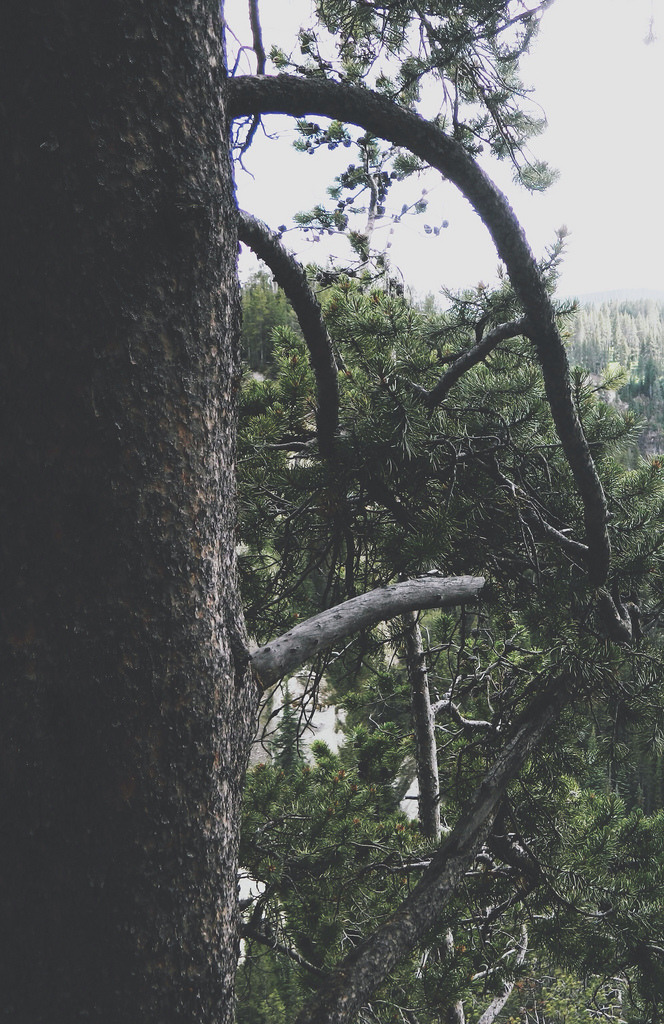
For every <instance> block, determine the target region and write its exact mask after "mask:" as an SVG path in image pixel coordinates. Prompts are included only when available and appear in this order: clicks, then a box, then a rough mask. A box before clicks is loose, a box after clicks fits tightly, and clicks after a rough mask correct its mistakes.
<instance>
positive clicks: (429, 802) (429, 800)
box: [401, 612, 440, 839]
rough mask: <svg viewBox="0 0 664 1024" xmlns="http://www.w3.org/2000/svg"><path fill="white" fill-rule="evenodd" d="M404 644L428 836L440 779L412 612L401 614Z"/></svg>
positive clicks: (434, 826)
mask: <svg viewBox="0 0 664 1024" xmlns="http://www.w3.org/2000/svg"><path fill="white" fill-rule="evenodd" d="M401 622H402V625H403V630H404V643H405V648H406V667H407V669H408V681H409V683H410V712H411V718H412V721H413V731H414V733H415V763H416V766H417V785H418V793H419V797H418V808H419V815H418V816H419V821H420V828H421V829H422V833H423V834H424V835H425V836H430V837H431V838H432V839H439V838H440V782H439V779H438V753H437V751H436V734H435V729H434V716H433V714H432V711H431V698H430V695H429V675H428V672H427V664H426V657H425V653H424V645H423V643H422V631H421V629H420V627H419V625H418V622H417V614H416V613H415V612H406V613H405V614H404V615H402V616H401Z"/></svg>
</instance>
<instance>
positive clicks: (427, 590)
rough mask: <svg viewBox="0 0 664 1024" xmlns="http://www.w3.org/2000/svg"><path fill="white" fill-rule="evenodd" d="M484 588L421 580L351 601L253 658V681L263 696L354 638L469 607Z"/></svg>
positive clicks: (462, 581)
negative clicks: (419, 616)
mask: <svg viewBox="0 0 664 1024" xmlns="http://www.w3.org/2000/svg"><path fill="white" fill-rule="evenodd" d="M483 587H484V578H483V577H482V576H450V577H436V576H420V577H418V578H416V579H413V580H406V581H405V582H403V583H395V584H394V585H393V586H391V587H379V588H378V589H377V590H371V591H369V593H368V594H361V595H360V596H359V597H352V598H351V599H350V600H349V601H344V602H343V603H342V604H338V605H335V606H334V607H333V608H329V609H328V610H327V611H324V612H321V613H320V614H319V615H314V616H312V618H310V619H307V620H306V622H302V623H300V624H299V625H298V626H295V627H294V628H293V629H291V630H289V631H288V633H284V634H283V636H280V637H277V639H276V640H272V641H270V643H269V644H266V645H265V646H264V647H260V648H259V649H258V650H256V651H254V652H253V653H252V654H250V660H251V667H252V670H253V673H254V678H255V679H256V680H257V682H258V684H259V685H260V686H261V687H262V689H263V690H268V689H269V688H270V687H271V686H274V685H275V684H276V683H278V682H279V680H280V679H281V678H282V677H283V676H285V675H287V674H288V673H289V672H294V671H295V669H296V668H299V667H300V665H304V664H305V663H306V662H307V661H310V660H311V659H312V658H313V657H315V655H317V654H319V653H320V652H321V651H324V650H326V649H327V648H328V647H331V646H332V644H335V643H337V642H338V641H339V640H342V639H344V638H345V637H347V636H350V635H352V634H353V633H359V632H360V631H361V630H363V629H369V628H371V626H375V625H376V624H377V623H378V622H382V621H383V620H384V619H393V618H396V616H397V615H403V614H404V612H408V611H413V610H415V609H417V608H449V607H450V606H452V605H458V604H466V603H468V602H470V601H474V600H476V599H477V597H478V595H479V594H480V592H481V590H482V588H483Z"/></svg>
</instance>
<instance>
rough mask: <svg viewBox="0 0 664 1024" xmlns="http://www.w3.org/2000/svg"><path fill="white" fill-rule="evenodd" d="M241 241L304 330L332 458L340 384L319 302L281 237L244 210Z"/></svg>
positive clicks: (321, 436) (324, 447) (326, 450)
mask: <svg viewBox="0 0 664 1024" xmlns="http://www.w3.org/2000/svg"><path fill="white" fill-rule="evenodd" d="M238 237H239V239H240V241H241V242H244V243H245V245H248V246H249V248H250V249H253V251H254V252H255V253H256V255H257V256H258V257H260V259H262V260H263V262H264V263H266V264H267V266H268V267H269V268H270V270H271V271H272V273H273V274H274V277H275V280H276V281H277V284H279V285H280V286H281V287H282V288H283V290H284V292H285V293H286V296H287V297H288V300H289V302H290V304H291V306H292V307H293V309H294V311H295V315H296V316H297V319H298V322H299V324H300V327H301V328H302V334H303V335H304V340H305V342H306V344H307V348H308V349H309V357H310V359H311V366H312V369H313V371H314V374H315V377H316V394H317V401H318V408H317V409H316V428H317V433H318V443H319V445H320V449H321V453H322V454H323V455H324V456H325V457H328V456H330V455H331V453H332V450H333V446H334V434H335V431H336V429H337V426H338V424H339V384H338V381H337V367H336V363H335V361H334V355H333V352H332V342H331V340H330V336H329V334H328V333H327V328H326V326H325V322H324V320H323V313H322V310H321V308H320V304H319V302H318V299H317V298H316V296H315V295H314V293H313V291H312V289H311V286H310V285H309V282H308V280H307V275H306V273H305V271H304V269H303V267H302V266H301V265H300V263H298V261H297V260H296V259H295V258H294V257H293V256H291V254H290V253H289V252H288V251H287V250H286V249H285V247H284V246H283V245H282V244H281V241H280V239H279V236H278V235H276V234H274V232H272V231H270V229H269V228H268V227H267V225H265V224H263V223H262V222H261V221H259V220H257V219H256V218H255V217H252V216H251V215H250V214H248V213H245V212H244V211H243V210H239V211H238Z"/></svg>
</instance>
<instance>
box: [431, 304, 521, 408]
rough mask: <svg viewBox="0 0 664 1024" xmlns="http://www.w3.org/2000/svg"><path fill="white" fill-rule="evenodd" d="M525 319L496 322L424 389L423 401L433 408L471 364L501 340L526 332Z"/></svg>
mask: <svg viewBox="0 0 664 1024" xmlns="http://www.w3.org/2000/svg"><path fill="white" fill-rule="evenodd" d="M527 323H528V322H527V320H525V319H523V320H517V321H511V322H510V323H507V324H498V326H497V327H494V328H493V330H491V331H489V333H488V334H485V335H484V337H483V338H482V339H481V340H480V341H478V342H477V344H475V345H473V347H472V348H469V349H467V351H466V352H463V353H462V354H461V355H460V356H458V357H457V358H456V359H455V360H454V362H453V363H452V365H451V366H450V368H449V370H446V371H445V373H444V374H443V376H442V377H441V378H440V380H439V381H438V383H437V384H436V386H435V387H434V388H432V389H431V391H425V392H423V394H422V395H421V398H422V400H423V401H424V403H425V404H426V405H427V406H428V407H429V408H430V409H433V408H434V406H436V405H438V404H439V402H442V400H443V399H444V398H445V396H446V395H447V393H448V392H449V391H450V390H451V388H453V387H454V385H455V384H456V382H457V381H458V380H459V378H460V377H462V376H463V374H464V373H465V372H466V370H469V369H470V368H471V366H476V365H477V363H480V362H481V361H482V360H483V359H486V357H487V356H488V355H489V353H490V352H492V351H493V350H494V348H496V346H497V345H499V344H500V342H501V341H507V339H508V338H516V337H518V335H520V334H523V335H527V334H528V327H527Z"/></svg>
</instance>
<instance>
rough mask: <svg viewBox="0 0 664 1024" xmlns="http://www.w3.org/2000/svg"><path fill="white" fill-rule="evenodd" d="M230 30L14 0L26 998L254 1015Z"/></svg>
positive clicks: (2, 374)
mask: <svg viewBox="0 0 664 1024" xmlns="http://www.w3.org/2000/svg"><path fill="white" fill-rule="evenodd" d="M218 33H219V11H218V5H217V4H212V3H209V4H208V3H202V2H199V3H185V2H177V0H175V2H174V0H168V2H167V0H149V2H147V0H146V2H142V0H123V2H121V3H120V2H117V0H109V2H108V3H106V4H105V5H101V6H100V5H98V4H90V3H88V2H83V0H61V2H58V3H53V2H52V0H48V2H46V0H41V2H37V0H22V2H21V3H18V2H17V0H13V2H12V3H10V4H9V10H6V9H5V10H4V12H3V39H2V41H1V42H0V46H2V49H3V52H2V55H1V56H2V61H1V63H2V68H3V72H4V74H5V75H7V76H8V81H9V85H10V86H12V88H11V90H10V91H8V90H7V89H3V98H4V99H5V100H6V102H5V103H4V105H3V107H2V108H0V116H2V118H3V122H4V123H3V129H4V130H3V132H2V137H3V140H6V142H8V148H7V149H5V158H6V160H5V169H4V171H3V172H2V173H3V175H4V176H5V180H4V181H3V182H2V190H1V194H2V200H3V204H4V205H3V210H2V225H1V227H2V232H1V233H2V245H3V248H4V251H5V256H6V265H5V266H4V268H3V275H2V276H3V289H2V290H3V292H4V294H5V298H4V299H3V300H2V309H1V311H0V323H1V324H2V332H3V338H2V345H1V348H0V363H1V366H0V388H1V393H0V410H1V414H2V425H1V431H0V438H1V442H0V445H1V447H0V459H1V465H2V469H1V473H0V479H1V481H2V496H1V501H2V534H1V537H2V548H3V550H2V573H1V578H0V587H1V605H0V610H1V613H2V644H1V648H0V666H1V671H2V691H1V694H0V703H1V706H0V731H1V733H2V736H1V737H0V750H1V754H0V757H1V758H2V762H1V764H2V767H1V771H2V780H3V798H2V832H3V835H4V837H5V838H4V841H3V844H4V847H5V848H4V849H3V851H2V873H1V879H2V881H1V882H0V885H1V886H2V894H1V896H0V901H1V905H2V915H3V933H4V935H5V938H6V939H7V938H8V939H9V941H8V942H7V943H6V945H7V947H8V949H7V953H6V954H5V955H4V956H3V960H2V967H1V968H0V972H1V973H2V974H3V980H2V986H1V990H2V997H1V1000H2V1011H3V1013H4V1015H5V1016H6V1018H7V1019H8V1020H12V1021H15V1022H16V1024H37V1022H45V1021H50V1022H53V1024H56V1022H57V1024H60V1022H63V1024H64V1022H73V1021H78V1020H86V1021H102V1022H105V1024H119V1022H121V1021H126V1022H130V1021H137V1022H138V1021H140V1022H141V1024H147V1022H154V1024H156V1022H165V1021H176V1020H182V1021H187V1022H188V1024H193V1022H194V1021H195V1022H196V1024H203V1022H207V1021H209V1022H212V1021H214V1024H227V1022H230V1021H231V1019H232V986H233V977H234V971H235V958H236V847H237V833H238V823H239V800H240V789H241V782H242V777H243V772H244V760H245V757H246V752H247V749H248V744H249V741H250V739H251V736H252V733H253V720H254V711H255V706H256V703H257V691H256V688H255V687H254V686H253V684H252V682H251V679H250V677H249V676H247V674H246V673H245V672H244V671H243V668H242V665H241V664H240V666H239V671H238V667H237V666H235V665H234V663H233V654H232V652H233V650H234V649H235V650H238V649H239V647H238V644H237V643H236V642H235V641H234V642H233V643H230V642H229V638H228V632H229V624H235V625H234V626H233V630H232V632H233V633H235V631H239V629H240V626H239V623H240V622H241V619H240V617H239V616H240V613H239V607H238V600H237V596H236V589H235V576H234V564H233V523H234V497H233V495H234V486H233V444H234V437H233V424H234V417H235V410H234V387H235V384H234V381H235V377H236V373H237V366H236V342H235V336H236V327H237V325H236V308H237V303H236V283H235V256H236V251H237V241H236V237H235V232H234V215H233V195H232V186H231V178H230V169H229V164H228V146H227V131H226V124H225V121H224V118H223V108H222V107H220V103H219V98H220V95H221V94H222V89H223V79H222V77H221V72H222V64H223V62H222V53H221V47H220V40H219V36H218ZM8 97H9V98H8ZM240 684H242V685H240Z"/></svg>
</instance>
